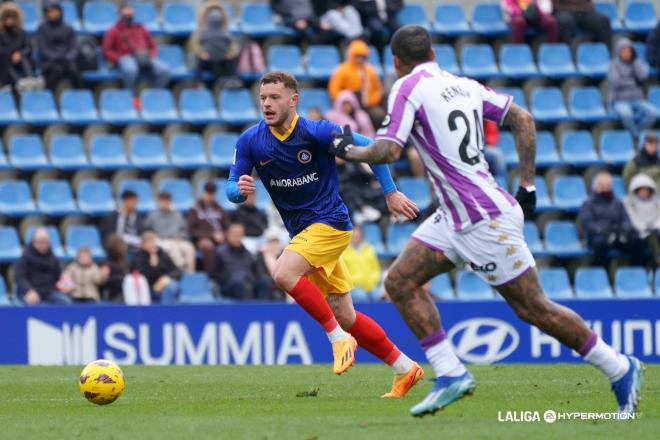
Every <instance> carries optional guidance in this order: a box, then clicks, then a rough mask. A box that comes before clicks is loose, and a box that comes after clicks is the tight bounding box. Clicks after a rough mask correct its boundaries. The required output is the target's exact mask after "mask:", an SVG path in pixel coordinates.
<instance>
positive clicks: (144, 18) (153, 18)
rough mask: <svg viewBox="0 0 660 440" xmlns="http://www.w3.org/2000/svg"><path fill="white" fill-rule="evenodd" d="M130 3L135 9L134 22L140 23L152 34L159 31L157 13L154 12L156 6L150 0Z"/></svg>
mask: <svg viewBox="0 0 660 440" xmlns="http://www.w3.org/2000/svg"><path fill="white" fill-rule="evenodd" d="M131 5H132V6H133V10H134V11H135V16H134V17H135V18H134V19H135V22H136V23H140V24H141V25H142V26H144V27H145V28H146V29H147V30H148V31H149V32H150V33H152V34H154V35H157V34H160V33H161V28H160V22H159V21H158V13H157V12H156V7H155V6H154V4H153V3H152V2H150V1H146V2H145V1H142V2H132V3H131Z"/></svg>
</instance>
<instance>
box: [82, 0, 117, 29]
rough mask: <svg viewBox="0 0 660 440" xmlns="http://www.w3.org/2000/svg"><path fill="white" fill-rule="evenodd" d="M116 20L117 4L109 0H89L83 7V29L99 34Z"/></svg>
mask: <svg viewBox="0 0 660 440" xmlns="http://www.w3.org/2000/svg"><path fill="white" fill-rule="evenodd" d="M116 21H117V5H116V4H114V3H112V2H109V1H89V2H85V6H84V7H83V29H84V30H85V32H87V33H89V34H94V35H98V36H101V35H103V34H104V33H105V32H106V31H107V30H108V29H110V27H112V25H113V24H115V22H116Z"/></svg>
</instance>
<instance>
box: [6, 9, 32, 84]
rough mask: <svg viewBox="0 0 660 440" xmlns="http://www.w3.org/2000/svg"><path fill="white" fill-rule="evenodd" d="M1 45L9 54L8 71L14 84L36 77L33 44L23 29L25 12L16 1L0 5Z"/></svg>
mask: <svg viewBox="0 0 660 440" xmlns="http://www.w3.org/2000/svg"><path fill="white" fill-rule="evenodd" d="M0 47H2V50H3V51H4V52H6V53H7V54H8V56H9V64H8V66H7V68H8V70H7V71H8V74H9V76H10V80H11V83H12V84H14V85H15V84H17V83H18V82H19V81H20V80H21V79H23V78H28V77H34V66H33V65H32V46H31V44H30V39H29V38H28V35H27V32H25V31H24V30H23V12H22V11H21V9H20V8H19V7H18V5H16V4H15V3H5V4H3V5H2V6H0Z"/></svg>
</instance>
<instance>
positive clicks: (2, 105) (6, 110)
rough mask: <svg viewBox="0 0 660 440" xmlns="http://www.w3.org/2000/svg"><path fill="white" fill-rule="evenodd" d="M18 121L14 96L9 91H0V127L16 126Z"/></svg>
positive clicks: (19, 118) (18, 116)
mask: <svg viewBox="0 0 660 440" xmlns="http://www.w3.org/2000/svg"><path fill="white" fill-rule="evenodd" d="M20 120H21V117H20V115H19V114H18V111H17V110H16V101H14V95H13V94H12V93H11V92H10V91H0V126H2V125H10V124H16V123H18V122H19V121H20Z"/></svg>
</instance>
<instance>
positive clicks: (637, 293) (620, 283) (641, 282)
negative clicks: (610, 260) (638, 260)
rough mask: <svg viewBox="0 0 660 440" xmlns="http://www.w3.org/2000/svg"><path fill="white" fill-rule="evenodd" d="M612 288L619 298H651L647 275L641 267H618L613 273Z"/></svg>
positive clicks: (651, 293)
mask: <svg viewBox="0 0 660 440" xmlns="http://www.w3.org/2000/svg"><path fill="white" fill-rule="evenodd" d="M614 290H615V291H616V296H618V297H619V298H651V297H652V296H653V292H652V291H651V286H650V285H649V276H648V274H647V273H646V269H644V268H643V267H619V268H618V269H617V270H616V274H615V275H614Z"/></svg>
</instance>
